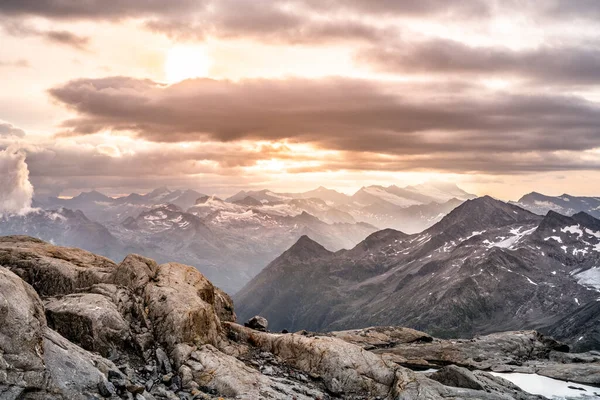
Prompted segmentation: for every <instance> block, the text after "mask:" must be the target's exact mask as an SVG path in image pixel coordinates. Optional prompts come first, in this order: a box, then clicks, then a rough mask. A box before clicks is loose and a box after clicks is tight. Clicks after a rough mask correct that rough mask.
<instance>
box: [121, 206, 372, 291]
mask: <svg viewBox="0 0 600 400" xmlns="http://www.w3.org/2000/svg"><path fill="white" fill-rule="evenodd" d="M109 228H110V231H111V232H112V233H113V234H114V235H115V236H116V237H117V238H118V239H119V240H120V241H121V242H122V243H128V244H129V245H130V246H132V247H136V248H141V249H143V251H144V253H145V254H147V255H149V256H150V257H153V258H155V259H156V260H158V261H159V262H167V261H168V260H171V259H176V260H177V261H179V262H184V263H186V264H190V265H193V266H195V267H196V268H198V269H199V270H200V271H202V272H203V273H204V274H205V275H206V276H207V277H208V278H209V279H211V280H212V281H214V282H215V283H216V284H218V285H219V286H221V287H222V288H223V289H224V290H226V291H227V292H229V293H235V292H236V291H237V290H239V289H240V288H241V287H242V286H243V285H244V284H246V283H247V282H248V281H249V280H250V279H251V278H252V277H254V276H255V275H256V274H258V273H259V272H260V270H261V269H262V268H263V267H264V265H265V264H266V263H268V262H269V261H270V260H273V259H274V258H275V257H277V255H278V254H281V252H282V251H284V250H285V249H286V248H288V247H289V246H291V245H292V244H293V243H294V242H295V241H296V240H297V239H298V238H299V237H301V236H302V235H309V236H310V237H312V238H314V239H315V240H319V241H322V242H323V243H324V244H325V245H326V246H327V247H328V248H329V249H332V250H340V249H342V248H351V247H353V246H354V245H355V244H356V243H359V242H360V241H361V240H363V239H364V238H365V237H367V236H368V235H369V234H371V233H372V232H374V231H375V230H376V228H375V227H373V226H370V225H368V224H364V223H334V224H328V223H325V222H323V221H321V220H320V219H318V218H316V217H314V216H312V215H310V214H308V213H306V212H301V213H300V214H298V215H293V216H289V215H285V214H284V215H280V214H276V213H266V212H263V211H259V210H254V209H249V210H247V209H246V208H245V207H242V206H239V205H236V204H232V203H226V202H223V201H222V200H219V199H215V198H201V199H200V200H199V202H198V203H197V204H196V205H195V206H194V207H191V208H190V209H188V211H187V212H186V211H183V210H182V209H181V208H179V207H177V206H174V205H172V204H167V205H162V206H158V207H155V208H152V209H150V210H148V211H145V212H143V213H141V214H140V215H139V216H137V217H135V218H134V217H130V218H128V219H127V220H125V221H124V222H123V223H121V224H114V225H109Z"/></svg>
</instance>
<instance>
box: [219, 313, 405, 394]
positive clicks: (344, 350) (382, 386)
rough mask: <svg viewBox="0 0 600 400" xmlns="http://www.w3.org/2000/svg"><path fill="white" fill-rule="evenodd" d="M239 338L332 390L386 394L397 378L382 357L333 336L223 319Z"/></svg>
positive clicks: (349, 392) (348, 392) (334, 391)
mask: <svg viewBox="0 0 600 400" xmlns="http://www.w3.org/2000/svg"><path fill="white" fill-rule="evenodd" d="M224 325H225V326H226V327H227V329H229V330H230V331H232V332H234V333H235V335H236V336H237V337H238V338H239V340H241V341H244V342H247V343H250V344H251V345H252V346H254V347H256V348H258V349H260V350H262V351H267V352H270V353H272V354H274V355H275V356H277V357H278V358H279V359H281V360H282V362H284V363H286V364H288V365H291V366H293V367H295V368H298V369H299V370H301V371H304V372H306V373H307V374H309V375H311V376H318V377H320V378H322V379H323V382H324V384H325V386H326V387H327V389H328V390H329V391H331V392H333V393H341V392H342V391H343V393H345V394H352V395H368V396H374V397H375V396H386V395H387V394H388V392H389V390H390V388H391V387H392V386H393V384H394V382H395V380H396V374H395V370H394V368H393V367H392V366H390V365H389V364H387V363H386V362H385V361H383V359H382V358H381V357H379V356H377V355H375V354H373V353H371V352H368V351H366V350H364V349H362V348H360V347H358V346H355V345H353V344H350V343H347V342H344V341H343V340H340V339H337V338H333V337H324V336H321V337H306V336H303V335H301V334H272V333H264V332H258V331H255V330H253V329H250V328H247V327H243V326H241V325H238V324H232V323H225V324H224Z"/></svg>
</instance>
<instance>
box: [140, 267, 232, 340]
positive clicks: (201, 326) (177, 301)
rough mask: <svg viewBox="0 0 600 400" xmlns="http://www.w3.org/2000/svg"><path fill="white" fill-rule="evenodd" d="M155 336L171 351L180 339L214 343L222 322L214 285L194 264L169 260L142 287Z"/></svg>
mask: <svg viewBox="0 0 600 400" xmlns="http://www.w3.org/2000/svg"><path fill="white" fill-rule="evenodd" d="M144 301H145V304H146V307H147V308H148V310H149V311H148V317H149V318H150V320H151V321H152V323H153V325H154V335H155V338H156V340H157V341H158V342H159V343H161V344H162V345H164V346H166V347H167V349H168V350H169V351H172V350H173V349H174V348H175V346H176V345H177V344H179V343H190V344H204V343H211V344H216V343H217V341H218V338H219V334H220V330H221V326H220V321H219V317H218V315H217V312H216V310H215V288H214V286H213V285H212V283H210V282H209V281H208V279H206V278H205V277H204V276H203V275H202V274H201V273H200V272H198V270H196V269H195V268H193V267H190V266H187V265H182V264H176V263H168V264H163V265H161V266H160V267H159V269H158V273H157V274H156V277H155V278H154V279H153V280H152V282H151V283H149V284H148V285H147V286H146V287H145V289H144Z"/></svg>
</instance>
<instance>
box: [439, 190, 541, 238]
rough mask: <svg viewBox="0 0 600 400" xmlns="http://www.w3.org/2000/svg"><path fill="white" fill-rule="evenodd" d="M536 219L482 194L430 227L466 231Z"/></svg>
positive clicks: (532, 215) (515, 207)
mask: <svg viewBox="0 0 600 400" xmlns="http://www.w3.org/2000/svg"><path fill="white" fill-rule="evenodd" d="M536 219H537V220H539V219H541V217H539V216H537V215H535V214H533V213H531V212H529V211H527V210H524V209H522V208H521V207H518V206H515V205H512V204H508V203H505V202H503V201H501V200H497V199H494V198H493V197H491V196H482V197H477V198H475V199H471V200H467V201H465V202H464V203H462V204H461V205H460V206H458V207H456V208H455V209H454V210H452V211H451V212H450V213H449V214H448V215H446V216H445V217H444V218H442V220H441V221H440V222H438V223H437V224H435V225H434V226H433V227H431V228H430V229H431V230H434V231H441V230H447V229H461V230H464V231H465V232H468V231H475V230H480V229H485V228H487V227H490V226H494V227H498V226H504V225H509V224H513V223H526V222H531V221H533V220H536Z"/></svg>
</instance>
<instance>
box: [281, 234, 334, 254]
mask: <svg viewBox="0 0 600 400" xmlns="http://www.w3.org/2000/svg"><path fill="white" fill-rule="evenodd" d="M331 254H334V253H332V252H331V251H329V250H327V249H326V248H325V247H323V246H322V245H321V244H319V243H318V242H316V241H314V240H313V239H311V238H310V237H308V235H302V236H300V238H299V239H298V240H297V241H296V243H294V244H293V245H292V247H290V248H289V249H288V250H287V251H286V252H285V253H283V254H282V257H290V256H294V257H297V258H300V259H312V258H317V257H323V256H327V255H331Z"/></svg>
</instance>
